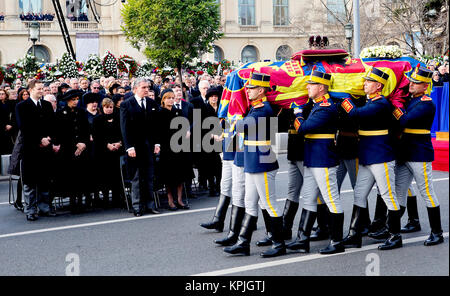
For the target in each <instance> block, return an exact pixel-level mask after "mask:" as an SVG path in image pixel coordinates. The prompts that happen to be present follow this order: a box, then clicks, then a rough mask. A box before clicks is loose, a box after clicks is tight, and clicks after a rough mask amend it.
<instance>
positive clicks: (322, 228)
mask: <svg viewBox="0 0 450 296" xmlns="http://www.w3.org/2000/svg"><path fill="white" fill-rule="evenodd" d="M329 237H330V211H329V210H328V206H327V205H326V204H322V205H317V227H316V229H314V231H313V232H312V233H311V236H310V240H311V241H321V240H325V239H328V238H329Z"/></svg>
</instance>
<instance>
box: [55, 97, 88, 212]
mask: <svg viewBox="0 0 450 296" xmlns="http://www.w3.org/2000/svg"><path fill="white" fill-rule="evenodd" d="M81 95H82V94H81V93H80V92H79V91H77V90H70V91H68V92H67V93H66V94H65V96H64V98H63V100H64V101H65V103H66V104H65V105H66V106H65V107H64V108H62V109H61V110H58V111H57V112H56V128H57V138H56V141H57V144H59V145H60V150H59V153H58V154H59V155H58V157H59V161H57V162H56V163H57V164H59V168H58V174H57V175H56V186H57V188H56V190H57V191H59V192H65V193H68V195H69V197H70V205H71V211H72V213H78V212H79V211H80V210H81V209H82V194H85V195H86V197H87V203H89V201H88V197H89V195H87V194H86V190H87V188H86V186H85V185H86V174H87V172H86V171H85V169H86V163H87V160H88V151H87V149H86V148H87V144H88V142H89V122H88V119H87V114H86V111H85V110H83V109H80V108H78V107H77V104H78V100H79V99H80V98H81ZM77 200H78V202H77Z"/></svg>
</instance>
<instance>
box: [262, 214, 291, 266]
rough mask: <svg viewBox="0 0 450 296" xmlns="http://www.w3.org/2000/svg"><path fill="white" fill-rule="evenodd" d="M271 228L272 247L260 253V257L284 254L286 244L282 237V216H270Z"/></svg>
mask: <svg viewBox="0 0 450 296" xmlns="http://www.w3.org/2000/svg"><path fill="white" fill-rule="evenodd" d="M270 224H271V226H270V228H271V230H272V247H271V248H270V249H268V250H267V251H265V252H262V253H261V257H263V258H270V257H276V256H281V255H285V254H286V246H285V245H284V239H283V217H270Z"/></svg>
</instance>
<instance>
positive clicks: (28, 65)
mask: <svg viewBox="0 0 450 296" xmlns="http://www.w3.org/2000/svg"><path fill="white" fill-rule="evenodd" d="M39 68H40V65H39V63H38V62H37V60H36V57H35V56H33V55H31V54H26V55H25V57H23V58H22V59H19V60H18V61H17V63H16V71H17V78H30V77H34V76H35V75H36V73H37V71H38V70H39Z"/></svg>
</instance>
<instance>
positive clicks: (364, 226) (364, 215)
mask: <svg viewBox="0 0 450 296" xmlns="http://www.w3.org/2000/svg"><path fill="white" fill-rule="evenodd" d="M360 211H361V214H360V215H361V235H362V236H365V235H367V234H368V233H369V228H370V224H371V223H370V214H369V203H367V204H366V207H365V208H360Z"/></svg>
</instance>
